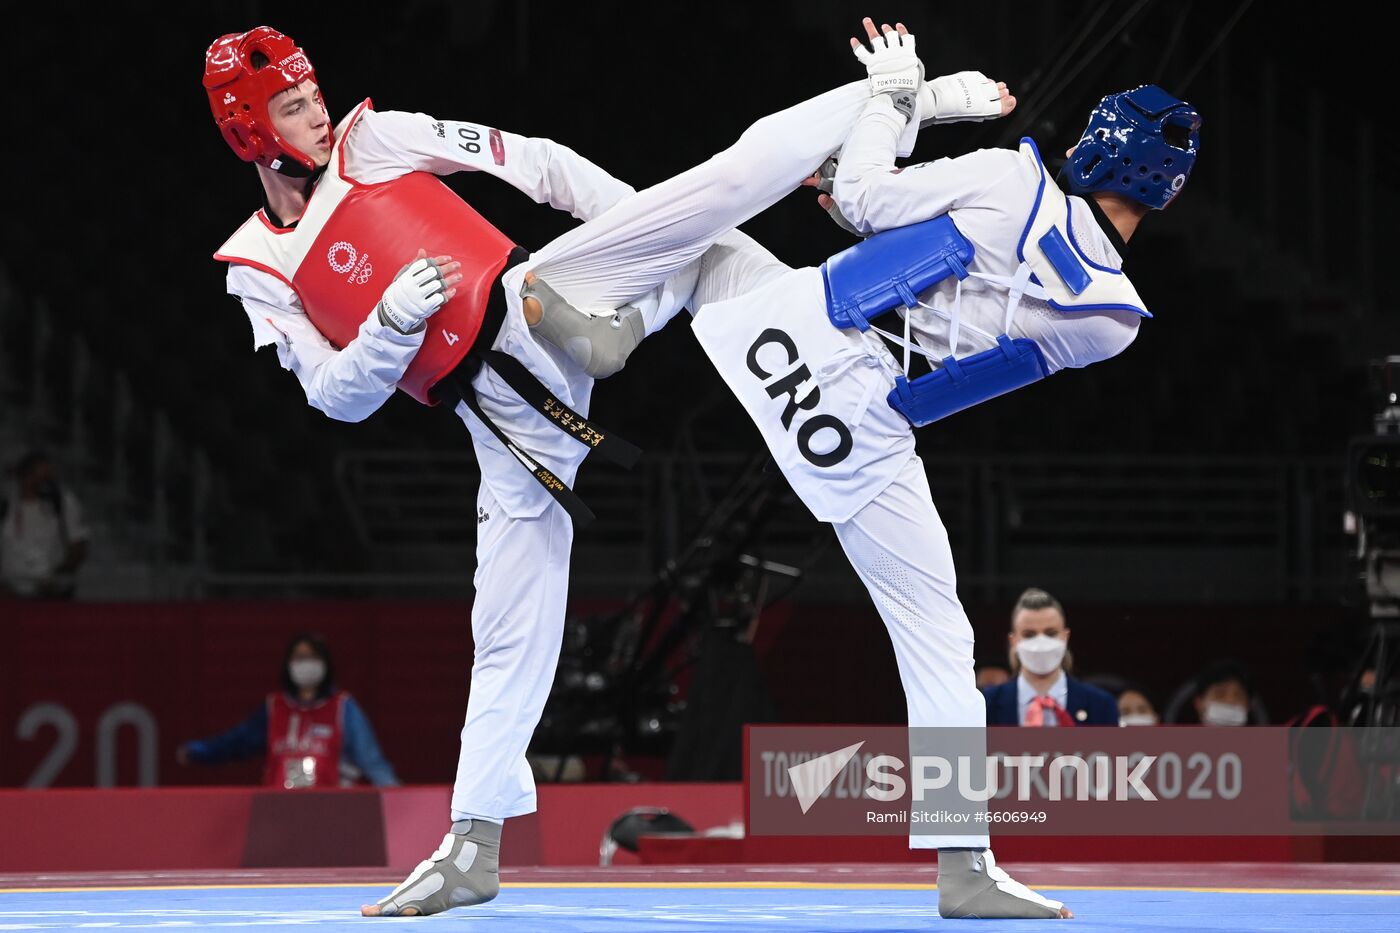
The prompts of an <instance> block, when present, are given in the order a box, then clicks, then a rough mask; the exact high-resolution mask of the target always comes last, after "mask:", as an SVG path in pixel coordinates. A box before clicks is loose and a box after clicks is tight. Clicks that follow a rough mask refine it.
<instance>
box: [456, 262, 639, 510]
mask: <svg viewBox="0 0 1400 933" xmlns="http://www.w3.org/2000/svg"><path fill="white" fill-rule="evenodd" d="M528 258H530V253H529V251H528V250H524V249H521V248H520V247H518V246H517V247H515V248H514V249H512V250H511V251H510V258H508V259H507V260H506V264H505V267H504V268H503V269H501V272H500V275H497V276H496V280H495V281H494V282H492V283H491V294H490V297H489V298H488V300H487V303H486V313H485V314H484V315H483V318H482V324H481V330H480V331H478V332H477V336H476V340H474V341H473V342H472V347H471V349H470V350H468V351H467V355H466V356H465V357H463V359H462V362H460V363H458V364H457V367H456V368H455V369H453V370H452V372H451V373H449V374H448V375H447V376H446V377H444V378H443V379H442V380H441V381H439V382H438V383H437V385H435V386H433V395H434V397H435V398H436V399H437V400H439V401H463V402H466V404H467V407H468V408H470V409H471V411H472V414H474V415H476V416H477V417H478V418H479V419H481V423H482V424H484V425H486V427H487V429H488V430H489V431H490V432H491V433H492V434H494V435H495V436H496V440H498V441H500V442H501V443H502V444H503V445H504V446H505V448H506V450H508V451H510V452H511V454H512V455H514V457H515V458H516V460H518V461H520V464H521V466H523V467H525V469H527V470H529V471H530V473H531V475H532V476H534V477H535V481H536V482H538V483H539V484H540V485H541V486H543V487H544V488H545V491H546V492H548V493H549V494H550V495H551V496H553V497H554V501H555V502H558V503H559V504H560V505H561V506H562V507H563V508H564V511H566V512H568V513H569V517H570V518H571V519H573V522H574V525H575V526H576V527H582V526H584V525H586V524H588V523H589V522H590V521H592V520H593V518H594V515H593V511H592V509H590V508H589V507H588V506H586V505H584V503H583V500H582V499H580V498H579V497H578V494H577V493H575V492H574V491H573V490H572V489H570V488H569V486H568V484H567V483H565V482H564V481H563V480H561V479H560V478H559V477H557V476H555V475H554V473H553V471H551V470H550V469H549V468H548V467H546V466H545V465H544V464H542V463H540V462H539V461H538V460H536V459H535V458H534V457H532V456H531V455H530V454H529V453H528V452H526V451H525V450H524V449H523V448H522V447H521V446H520V445H519V444H516V443H515V442H514V441H513V440H511V439H510V437H509V436H508V435H507V434H506V433H505V432H504V431H502V430H501V428H500V426H499V425H497V424H496V423H495V422H494V421H492V420H491V419H490V418H489V417H487V415H486V412H484V411H482V409H481V404H480V403H479V402H478V401H477V398H476V392H475V391H474V390H473V389H472V386H471V380H472V378H473V377H474V376H475V375H476V373H477V371H478V370H479V369H480V368H481V366H482V364H483V363H484V364H486V365H487V366H490V367H491V369H493V370H494V371H495V372H496V374H497V375H498V376H500V377H501V378H502V379H503V380H505V383H506V385H508V386H510V387H511V389H512V390H513V391H514V392H515V393H516V394H517V395H519V396H520V397H521V398H522V399H524V400H525V403H526V404H528V405H529V406H530V407H531V408H533V409H535V411H537V412H539V413H540V414H541V415H544V417H545V418H546V419H547V420H548V421H549V423H550V424H552V425H554V426H555V427H556V428H558V429H559V430H561V431H563V432H564V433H565V434H567V435H569V436H570V437H572V438H573V439H574V440H576V441H578V442H579V443H580V444H583V445H584V446H585V447H587V448H589V450H592V451H597V453H598V454H599V455H600V456H602V457H604V458H606V459H607V460H609V461H611V462H613V463H616V464H618V465H619V466H622V467H628V468H630V467H631V466H633V465H634V464H635V463H636V462H637V458H638V457H640V456H641V453H642V452H641V450H640V448H638V447H637V446H636V445H635V444H631V443H628V442H627V441H625V440H623V439H622V438H620V437H618V436H616V435H614V434H611V433H609V432H608V431H606V430H605V429H603V428H601V427H599V426H598V425H596V424H594V423H593V422H591V421H589V420H588V419H587V418H585V417H583V416H582V415H580V414H579V413H578V412H576V411H574V410H573V409H572V408H570V407H569V406H568V405H565V404H564V403H563V402H562V401H560V400H559V399H558V398H557V397H556V396H555V395H554V393H552V392H550V391H549V389H548V387H546V386H545V385H544V383H542V382H540V381H539V379H537V378H535V375H534V374H533V373H531V372H530V371H529V370H528V369H526V368H525V364H524V363H522V362H520V361H519V360H517V359H516V358H515V357H513V356H511V355H510V354H508V353H502V352H501V351H500V350H493V349H491V344H492V343H494V342H495V340H496V335H497V334H498V333H499V332H500V329H501V325H502V324H504V323H505V317H506V296H505V288H504V286H502V284H501V279H502V278H503V277H504V276H505V274H506V272H508V271H509V270H510V269H511V267H513V266H517V265H519V264H520V263H522V262H524V261H525V260H526V259H528Z"/></svg>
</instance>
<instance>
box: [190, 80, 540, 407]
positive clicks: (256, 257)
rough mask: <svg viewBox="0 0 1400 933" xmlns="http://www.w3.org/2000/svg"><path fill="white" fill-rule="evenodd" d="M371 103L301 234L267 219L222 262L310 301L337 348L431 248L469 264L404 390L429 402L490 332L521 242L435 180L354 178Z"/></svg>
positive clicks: (226, 250)
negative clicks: (352, 151) (494, 289)
mask: <svg viewBox="0 0 1400 933" xmlns="http://www.w3.org/2000/svg"><path fill="white" fill-rule="evenodd" d="M371 106H372V105H371V103H370V102H369V101H365V102H364V103H363V104H361V105H360V106H359V107H358V108H356V110H355V112H354V113H352V114H351V115H350V116H349V117H347V118H346V119H345V120H344V121H343V122H342V123H341V125H340V126H338V127H337V128H336V133H335V136H336V139H337V143H336V146H335V148H334V150H333V151H332V155H331V161H330V163H329V164H328V165H327V166H326V170H325V173H324V174H323V175H322V177H321V181H320V182H319V183H318V185H317V186H316V190H315V191H314V192H313V193H312V195H311V198H310V199H309V200H308V202H307V205H306V211H305V212H304V213H303V215H302V217H301V220H300V221H298V222H297V225H296V226H295V227H276V226H273V224H272V223H271V221H269V220H268V219H267V217H266V215H265V214H264V213H263V212H262V211H258V212H257V213H256V214H254V215H253V216H252V217H251V218H250V219H249V220H248V221H247V222H246V223H244V225H243V226H242V227H241V228H239V230H238V232H237V233H235V234H234V235H233V236H232V237H231V238H230V239H229V241H228V242H227V243H225V244H224V245H223V247H222V248H221V249H220V250H219V251H218V252H217V253H215V254H214V258H216V259H220V260H224V261H226V262H233V263H243V264H245V265H249V266H253V267H255V268H258V269H261V270H263V271H264V272H268V273H271V274H272V275H275V276H277V277H278V278H279V279H281V280H282V281H283V282H286V283H287V284H288V285H289V286H291V288H292V289H293V290H294V291H295V292H296V293H297V295H298V297H299V298H300V299H301V305H302V308H303V310H305V312H306V315H307V317H309V318H310V319H311V322H312V323H313V324H315V325H316V329H317V330H319V331H320V332H321V333H322V334H323V335H324V336H325V337H326V339H327V340H329V341H330V342H331V343H332V344H334V345H335V346H336V347H338V348H339V347H344V346H345V345H346V344H348V343H350V341H352V340H353V339H355V335H356V334H357V333H358V332H359V329H360V325H361V324H363V323H364V321H365V319H366V318H367V317H369V315H370V312H371V311H373V310H374V306H375V305H376V304H377V303H378V302H379V299H380V297H381V296H382V295H383V294H384V290H385V289H386V288H388V287H389V283H390V282H392V281H393V279H394V276H395V275H396V274H397V273H398V271H399V269H401V268H402V267H403V266H405V265H407V264H408V263H409V262H411V261H412V260H413V257H414V256H415V255H416V254H417V252H418V249H419V248H420V247H421V248H423V249H426V250H427V251H428V255H429V256H441V255H447V256H451V257H452V258H453V259H455V260H457V261H458V262H460V263H461V264H462V268H461V274H462V281H461V283H460V284H458V286H457V294H456V295H455V296H454V297H453V299H452V300H451V301H449V302H448V303H447V304H446V305H445V306H443V307H442V308H441V309H439V310H438V312H437V313H436V314H435V315H433V316H432V317H431V318H429V319H428V332H427V334H426V335H425V336H424V340H423V346H422V348H421V349H419V351H418V353H417V355H416V356H414V358H413V362H412V363H410V364H409V366H408V369H407V371H405V373H404V375H403V378H402V379H400V380H399V383H398V387H399V388H400V389H402V390H403V391H405V392H407V393H408V394H409V395H411V396H413V397H414V398H415V399H417V400H418V401H420V402H423V403H424V404H428V405H432V404H435V403H436V399H435V398H434V397H433V394H432V389H433V386H434V385H435V384H436V383H437V382H438V380H439V379H441V378H442V377H443V376H445V375H447V374H448V373H449V372H451V371H452V369H453V368H454V367H455V366H456V365H457V364H458V363H460V362H461V360H462V358H463V357H464V356H466V354H467V351H468V350H470V349H471V346H472V342H473V341H474V340H475V339H476V337H477V334H478V333H479V332H480V331H481V325H482V321H483V319H484V317H485V314H486V307H487V302H488V300H489V299H490V295H491V286H492V284H493V283H494V282H495V280H496V278H497V276H498V275H499V274H500V272H501V270H502V269H503V268H505V264H506V260H507V258H508V257H509V255H510V251H511V249H512V247H513V246H514V244H513V243H512V242H511V241H510V239H509V238H507V237H506V235H505V234H503V233H501V231H499V230H497V229H496V228H495V227H494V226H492V225H491V223H490V222H488V221H487V220H486V218H484V217H482V216H481V215H480V214H478V213H477V212H476V211H474V210H472V208H471V206H470V205H468V204H467V203H466V202H465V201H463V200H462V199H461V198H459V197H457V195H456V194H454V193H453V192H452V191H451V189H449V188H448V187H447V186H446V185H444V184H443V183H442V182H441V181H439V180H438V178H437V177H436V176H434V175H431V174H428V173H426V172H411V173H409V174H406V175H402V176H400V177H398V178H395V179H392V180H390V181H386V182H380V183H378V184H373V185H365V184H361V183H359V182H357V181H355V180H353V179H351V178H349V177H348V176H347V175H346V174H345V166H344V158H345V147H346V144H347V142H348V141H349V139H350V131H351V130H352V129H353V128H354V126H355V123H356V121H357V120H358V119H359V118H360V115H361V114H363V113H364V111H365V110H366V109H369V108H370V107H371Z"/></svg>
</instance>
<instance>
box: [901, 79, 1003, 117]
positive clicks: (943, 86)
mask: <svg viewBox="0 0 1400 933" xmlns="http://www.w3.org/2000/svg"><path fill="white" fill-rule="evenodd" d="M919 104H920V107H919V119H920V121H921V124H922V125H925V126H927V125H928V124H930V123H960V122H963V121H974V122H981V121H983V120H994V119H996V118H997V117H999V116H1001V89H1000V88H998V87H997V83H996V82H995V81H993V80H992V79H991V78H989V77H987V76H986V75H984V74H983V73H982V72H980V71H959V72H958V73H957V74H951V75H943V76H941V77H938V78H934V79H933V80H932V81H929V82H927V83H926V84H924V85H923V86H922V87H920V88H919Z"/></svg>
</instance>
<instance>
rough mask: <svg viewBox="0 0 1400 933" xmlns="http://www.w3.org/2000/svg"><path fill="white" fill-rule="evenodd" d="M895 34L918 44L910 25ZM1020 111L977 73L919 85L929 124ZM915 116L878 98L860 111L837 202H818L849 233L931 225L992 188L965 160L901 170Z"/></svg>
mask: <svg viewBox="0 0 1400 933" xmlns="http://www.w3.org/2000/svg"><path fill="white" fill-rule="evenodd" d="M864 25H865V31H866V35H867V37H868V38H869V40H870V42H871V43H872V45H874V46H875V47H876V48H877V49H878V48H879V39H878V38H877V32H876V30H875V25H874V23H872V22H871V21H870V20H869V19H867V20H865V23H864ZM883 28H884V29H885V33H886V35H885V39H886V40H887V41H889V42H893V41H895V37H894V36H892V35H890V29H889V27H888V26H885V27H883ZM896 32H897V34H898V36H899V37H902V38H903V40H904V41H905V42H908V41H910V40H911V39H912V37H910V36H907V32H906V30H905V28H904V26H903V24H899V25H898V27H897V30H896ZM851 47H852V49H854V50H856V54H857V57H860V55H861V51H862V49H863V45H862V43H861V42H860V40H859V39H856V38H852V39H851ZM1015 108H1016V98H1015V97H1013V96H1012V95H1011V92H1010V90H1008V89H1007V87H1006V83H1005V82H1000V81H998V82H993V81H991V80H990V79H988V78H987V77H986V76H984V75H983V74H981V73H980V72H976V71H961V72H958V73H957V74H953V75H945V76H943V77H939V78H934V79H933V80H932V81H929V82H928V83H926V84H922V85H921V86H920V97H919V110H918V112H919V114H920V115H921V116H922V117H923V118H924V125H925V126H926V125H928V124H929V123H945V122H957V121H961V120H982V119H989V118H995V117H997V116H1006V115H1007V114H1009V113H1011V111H1012V110H1014V109H1015ZM911 117H912V113H911V112H910V110H909V108H908V107H907V106H900V105H899V101H898V99H897V97H896V96H892V95H889V94H877V95H874V96H872V97H871V99H870V101H869V102H868V103H867V104H866V105H865V109H864V110H863V111H862V112H861V115H860V118H859V119H858V120H857V121H856V125H855V127H854V128H853V129H852V130H851V133H850V135H849V136H848V137H847V139H846V143H845V145H844V146H843V147H842V149H841V155H840V159H839V164H838V166H837V170H836V176H835V181H834V190H831V195H830V196H828V195H825V194H823V195H821V196H819V198H818V201H819V203H820V204H821V206H822V207H823V208H825V209H826V210H828V211H831V210H832V208H833V206H834V207H835V208H836V209H837V211H838V213H833V215H832V216H833V217H836V216H844V218H845V220H846V221H847V222H848V223H849V225H850V226H849V227H848V229H850V228H854V232H857V233H862V234H870V233H876V232H879V231H880V230H888V229H890V228H891V227H898V226H903V225H905V224H911V223H917V222H919V221H921V220H928V219H929V218H931V217H936V216H938V215H939V214H943V213H946V212H947V211H949V210H951V209H952V208H954V207H956V206H957V203H958V201H959V199H960V198H963V197H966V196H967V195H970V194H973V193H976V192H980V191H982V190H984V189H985V187H986V179H985V178H984V177H983V178H979V177H978V176H979V175H983V174H984V173H982V172H980V171H978V172H971V173H970V172H967V171H966V169H968V168H969V166H968V165H967V164H966V163H964V164H962V165H958V160H950V159H941V160H939V161H938V162H931V163H923V164H921V165H916V166H911V167H910V169H909V171H907V172H906V171H905V170H904V169H899V168H896V167H895V157H896V155H897V154H898V146H899V142H900V140H901V138H902V137H903V136H904V135H905V133H906V129H907V127H906V124H907V123H908V121H909V120H910V119H911ZM954 166H956V167H954ZM821 181H822V179H821V178H820V177H819V176H815V175H814V176H813V177H812V178H809V179H808V180H807V181H806V182H805V183H804V184H808V185H811V186H813V187H818V186H820V187H822V188H823V189H824V190H825V189H827V188H828V187H829V185H822V184H821ZM839 222H840V221H838V223H839ZM842 226H846V224H842Z"/></svg>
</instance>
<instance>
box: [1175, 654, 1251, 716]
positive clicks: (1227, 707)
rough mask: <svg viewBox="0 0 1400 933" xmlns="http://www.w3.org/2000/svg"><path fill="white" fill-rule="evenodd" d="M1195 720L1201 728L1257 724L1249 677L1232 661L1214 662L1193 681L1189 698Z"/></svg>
mask: <svg viewBox="0 0 1400 933" xmlns="http://www.w3.org/2000/svg"><path fill="white" fill-rule="evenodd" d="M1192 702H1193V704H1194V705H1195V708H1196V718H1197V719H1199V720H1200V722H1201V725H1203V726H1245V725H1249V724H1250V723H1251V722H1254V723H1259V722H1260V721H1262V716H1260V715H1256V713H1255V711H1254V710H1253V709H1252V707H1253V705H1254V696H1253V691H1252V690H1251V689H1250V678H1249V673H1248V672H1247V671H1246V670H1245V669H1244V668H1243V667H1242V666H1241V665H1239V664H1236V663H1235V662H1233V661H1217V662H1215V663H1214V664H1211V665H1210V666H1209V667H1207V668H1206V669H1205V670H1204V671H1202V672H1201V673H1200V675H1199V676H1198V677H1197V678H1196V692H1195V697H1194V698H1193V701H1192Z"/></svg>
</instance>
